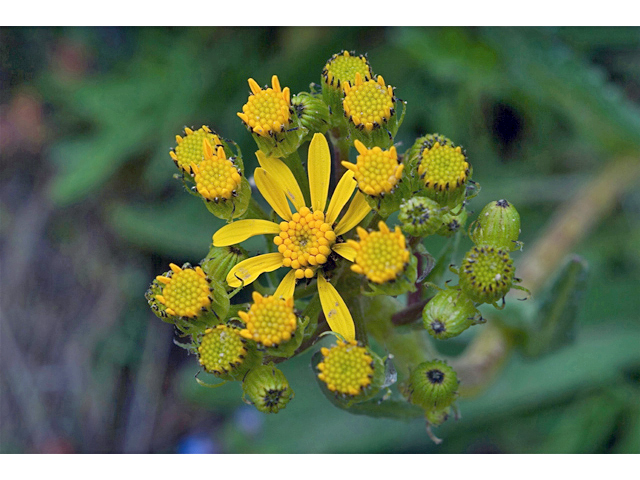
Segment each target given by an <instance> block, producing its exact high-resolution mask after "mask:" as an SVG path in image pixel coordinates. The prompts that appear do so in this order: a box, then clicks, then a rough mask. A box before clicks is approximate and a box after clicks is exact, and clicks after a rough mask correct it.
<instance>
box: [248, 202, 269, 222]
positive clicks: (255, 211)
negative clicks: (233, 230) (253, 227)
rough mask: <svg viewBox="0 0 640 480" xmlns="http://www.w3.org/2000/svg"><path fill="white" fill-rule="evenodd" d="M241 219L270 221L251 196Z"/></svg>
mask: <svg viewBox="0 0 640 480" xmlns="http://www.w3.org/2000/svg"><path fill="white" fill-rule="evenodd" d="M242 218H260V219H262V220H270V218H269V217H268V216H267V214H266V213H265V211H264V210H263V209H262V207H261V206H260V204H259V203H258V202H257V200H256V199H255V198H253V196H251V200H249V206H248V207H247V211H246V213H245V214H244V215H243V216H242Z"/></svg>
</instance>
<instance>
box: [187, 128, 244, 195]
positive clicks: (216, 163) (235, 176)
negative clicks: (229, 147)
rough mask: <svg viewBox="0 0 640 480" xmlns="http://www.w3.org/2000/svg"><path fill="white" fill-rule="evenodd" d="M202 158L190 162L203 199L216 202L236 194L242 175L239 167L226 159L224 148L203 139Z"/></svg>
mask: <svg viewBox="0 0 640 480" xmlns="http://www.w3.org/2000/svg"><path fill="white" fill-rule="evenodd" d="M202 142H203V152H204V160H202V161H201V162H200V163H199V164H195V163H192V164H191V169H192V171H193V173H194V180H195V182H196V188H197V190H198V192H199V193H200V195H202V196H203V197H204V198H205V199H207V200H211V201H214V202H216V203H218V202H219V201H224V200H229V199H230V198H231V197H234V196H236V195H237V194H238V189H239V188H240V182H241V181H242V175H241V172H240V169H239V168H238V167H236V166H235V165H234V163H233V162H232V161H231V160H229V159H227V156H226V154H225V153H224V148H222V146H218V148H217V150H216V151H215V153H214V151H213V148H212V146H211V144H210V143H209V141H208V140H206V139H204V140H203V141H202Z"/></svg>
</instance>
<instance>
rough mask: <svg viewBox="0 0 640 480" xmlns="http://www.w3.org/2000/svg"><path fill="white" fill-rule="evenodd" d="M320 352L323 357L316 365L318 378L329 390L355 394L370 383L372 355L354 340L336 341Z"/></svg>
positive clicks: (372, 366) (372, 364) (372, 363)
mask: <svg viewBox="0 0 640 480" xmlns="http://www.w3.org/2000/svg"><path fill="white" fill-rule="evenodd" d="M320 352H321V353H322V356H323V359H322V362H320V363H319V364H318V366H317V368H318V370H319V371H320V373H319V374H318V378H319V379H320V380H322V381H323V382H324V383H325V384H326V385H327V388H328V389H329V390H330V391H332V392H336V393H341V394H344V395H349V396H355V395H358V394H360V393H362V392H363V390H364V389H365V388H366V387H368V386H369V385H371V382H372V380H373V373H374V361H373V357H372V356H371V355H370V354H369V353H368V351H367V349H366V348H365V347H362V346H359V345H358V343H357V342H356V341H355V340H352V341H350V342H343V341H338V342H337V344H336V345H335V346H333V347H331V348H322V349H321V350H320Z"/></svg>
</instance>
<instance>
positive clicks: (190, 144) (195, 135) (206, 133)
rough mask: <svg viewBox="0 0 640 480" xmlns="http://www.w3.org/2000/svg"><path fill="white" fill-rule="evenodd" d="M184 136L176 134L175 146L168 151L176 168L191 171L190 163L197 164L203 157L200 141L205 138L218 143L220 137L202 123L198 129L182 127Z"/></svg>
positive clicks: (215, 143)
mask: <svg viewBox="0 0 640 480" xmlns="http://www.w3.org/2000/svg"><path fill="white" fill-rule="evenodd" d="M184 132H185V136H184V137H181V136H180V135H176V143H177V146H176V147H175V148H174V149H173V150H171V151H170V152H169V155H171V158H172V159H173V161H174V163H175V164H176V166H177V167H178V168H180V169H181V170H183V171H185V172H187V173H191V165H192V164H194V163H195V164H196V165H198V164H199V163H200V162H201V161H202V159H203V158H204V151H203V147H202V141H203V140H205V139H206V140H207V141H208V142H209V143H210V144H211V145H214V146H216V145H220V144H221V142H220V139H219V138H218V136H217V135H216V134H214V133H213V132H212V131H211V129H210V128H209V127H207V126H206V125H203V126H202V128H199V129H198V130H192V129H190V128H185V129H184Z"/></svg>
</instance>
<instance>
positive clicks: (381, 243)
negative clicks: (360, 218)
mask: <svg viewBox="0 0 640 480" xmlns="http://www.w3.org/2000/svg"><path fill="white" fill-rule="evenodd" d="M378 227H379V228H380V231H378V232H367V231H366V230H365V229H364V228H360V227H358V229H357V232H358V236H359V237H360V241H359V242H356V241H354V240H348V241H347V243H348V244H349V245H350V246H351V247H352V248H354V249H355V251H356V254H355V263H354V264H353V265H351V270H353V271H354V272H356V273H359V274H361V275H366V277H367V278H368V279H369V280H370V281H372V282H375V283H385V282H389V281H392V280H395V279H397V278H398V276H399V275H400V274H401V273H402V272H403V271H404V269H405V267H406V265H407V263H409V260H410V257H411V252H409V250H408V249H407V244H406V239H405V237H404V235H402V232H401V231H400V227H398V226H396V228H395V230H394V231H393V232H392V231H391V230H389V227H387V225H386V224H385V223H384V222H380V223H379V224H378Z"/></svg>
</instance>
